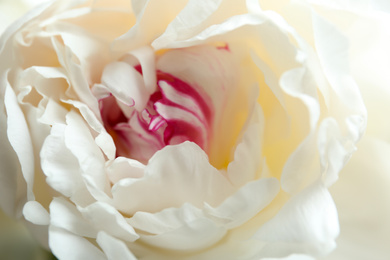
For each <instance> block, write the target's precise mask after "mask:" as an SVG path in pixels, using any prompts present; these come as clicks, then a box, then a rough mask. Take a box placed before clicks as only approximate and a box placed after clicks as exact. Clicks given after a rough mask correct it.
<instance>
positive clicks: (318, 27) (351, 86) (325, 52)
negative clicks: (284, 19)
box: [312, 12, 367, 136]
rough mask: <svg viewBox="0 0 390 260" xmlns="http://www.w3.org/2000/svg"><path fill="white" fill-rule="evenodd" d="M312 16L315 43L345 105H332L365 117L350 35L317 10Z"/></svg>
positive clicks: (338, 111)
mask: <svg viewBox="0 0 390 260" xmlns="http://www.w3.org/2000/svg"><path fill="white" fill-rule="evenodd" d="M312 18H313V29H314V39H315V45H316V49H317V52H318V56H319V58H320V62H321V65H322V67H323V70H324V73H325V75H326V77H327V79H328V81H329V83H330V86H331V88H332V90H333V91H334V93H335V94H336V96H337V97H338V98H339V99H340V100H341V101H342V105H344V106H345V108H340V107H339V105H338V104H337V103H335V102H334V103H333V104H331V106H332V107H331V108H330V109H331V110H336V111H335V114H337V113H340V111H345V112H347V113H351V112H353V113H356V114H357V115H361V116H362V117H364V116H365V115H366V113H367V112H366V109H365V106H364V104H363V101H362V98H361V95H360V92H359V88H358V86H357V85H356V82H355V81H354V79H353V78H352V77H351V76H350V69H349V57H348V50H349V46H348V39H347V38H346V37H345V36H343V35H342V34H341V33H340V31H339V30H337V28H335V26H333V25H331V24H330V23H329V22H327V21H325V20H324V19H323V18H321V17H320V16H319V15H317V14H316V13H315V12H312ZM348 110H349V111H348ZM345 112H344V113H345ZM344 113H343V114H344ZM364 127H365V126H364V125H361V126H360V129H359V130H360V131H359V132H360V136H361V135H362V134H363V131H364Z"/></svg>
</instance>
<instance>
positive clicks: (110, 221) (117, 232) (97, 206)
mask: <svg viewBox="0 0 390 260" xmlns="http://www.w3.org/2000/svg"><path fill="white" fill-rule="evenodd" d="M79 210H80V212H81V214H82V215H83V216H84V218H85V219H87V220H89V222H90V223H91V225H93V227H94V228H95V229H97V230H101V231H105V232H107V233H108V234H110V235H113V236H115V237H117V238H119V239H121V240H125V241H128V242H133V241H134V240H136V239H137V238H138V235H137V234H136V233H135V231H134V229H133V228H132V227H131V226H130V225H129V224H128V223H127V222H126V220H125V219H124V217H123V216H122V215H121V214H120V213H119V212H118V211H117V210H116V209H115V208H113V207H112V206H110V205H108V204H105V203H102V202H96V203H93V204H91V205H89V206H88V207H86V208H80V209H79Z"/></svg>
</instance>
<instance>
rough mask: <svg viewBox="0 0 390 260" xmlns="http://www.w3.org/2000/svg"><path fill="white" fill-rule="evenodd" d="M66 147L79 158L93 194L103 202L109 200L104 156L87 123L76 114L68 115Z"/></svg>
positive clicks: (83, 174)
mask: <svg viewBox="0 0 390 260" xmlns="http://www.w3.org/2000/svg"><path fill="white" fill-rule="evenodd" d="M66 121H67V123H68V126H67V127H66V129H65V145H66V147H67V148H68V149H69V150H70V151H71V152H72V153H73V155H74V156H75V157H76V158H77V160H78V162H79V165H80V170H81V173H82V176H83V178H84V181H85V182H86V183H87V187H88V190H89V191H90V192H91V194H92V195H93V196H94V197H95V198H97V199H98V200H101V201H106V200H109V197H108V194H107V193H106V192H109V182H108V179H107V176H106V174H105V171H104V165H105V159H104V156H103V154H102V152H101V150H100V149H99V147H98V146H97V145H96V143H95V141H94V139H93V138H92V135H91V132H90V130H89V129H88V128H87V126H86V125H85V122H84V121H83V120H82V119H81V117H80V116H79V115H78V114H76V113H75V112H70V113H69V114H68V115H67V118H66Z"/></svg>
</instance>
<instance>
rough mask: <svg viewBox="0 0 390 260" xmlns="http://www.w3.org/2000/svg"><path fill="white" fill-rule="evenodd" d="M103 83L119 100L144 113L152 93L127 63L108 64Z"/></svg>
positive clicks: (138, 74) (139, 75)
mask: <svg viewBox="0 0 390 260" xmlns="http://www.w3.org/2000/svg"><path fill="white" fill-rule="evenodd" d="M102 83H103V84H104V85H106V86H107V87H108V89H109V90H110V91H111V92H112V94H113V95H114V96H115V97H116V98H117V99H118V100H120V101H121V102H123V103H124V104H127V105H129V106H132V105H134V106H135V108H136V109H137V110H138V111H142V110H143V109H144V108H145V105H146V103H147V102H148V100H149V95H150V93H149V91H148V90H147V89H146V86H145V83H144V81H143V78H142V76H141V74H140V73H138V71H136V70H135V69H134V68H133V67H131V66H130V65H129V64H127V63H125V62H113V63H110V64H108V65H107V66H106V67H105V68H104V71H103V75H102Z"/></svg>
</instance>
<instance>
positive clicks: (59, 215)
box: [50, 198, 97, 237]
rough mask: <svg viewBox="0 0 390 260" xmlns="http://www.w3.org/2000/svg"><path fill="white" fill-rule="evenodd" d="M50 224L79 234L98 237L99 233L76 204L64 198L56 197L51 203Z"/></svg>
mask: <svg viewBox="0 0 390 260" xmlns="http://www.w3.org/2000/svg"><path fill="white" fill-rule="evenodd" d="M50 224H51V227H57V228H61V229H62V230H66V231H69V232H71V233H72V234H73V235H77V236H86V237H96V233H97V232H96V229H95V228H94V227H93V226H92V225H91V224H90V223H89V222H88V221H87V220H85V219H84V218H83V216H82V215H81V213H80V212H79V211H78V210H77V208H76V206H75V205H73V204H72V203H70V202H68V201H66V200H65V199H64V198H54V199H53V201H52V202H51V203H50Z"/></svg>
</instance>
